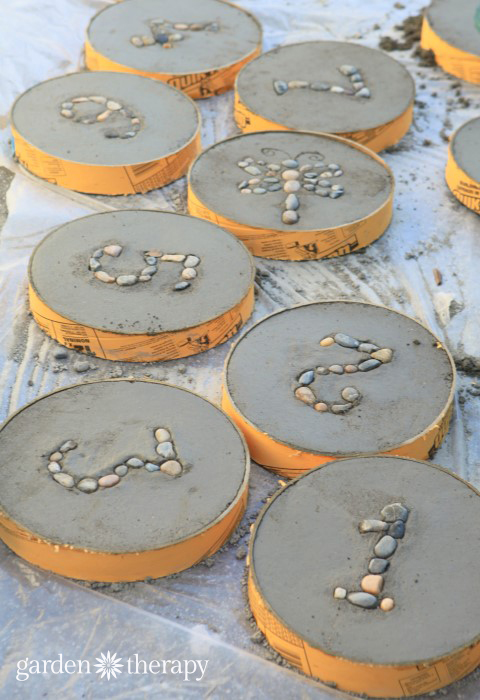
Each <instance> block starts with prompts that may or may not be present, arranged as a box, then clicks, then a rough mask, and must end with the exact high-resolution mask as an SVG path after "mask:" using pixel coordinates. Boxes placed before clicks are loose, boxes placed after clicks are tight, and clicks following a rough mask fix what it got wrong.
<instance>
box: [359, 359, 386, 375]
mask: <svg viewBox="0 0 480 700" xmlns="http://www.w3.org/2000/svg"><path fill="white" fill-rule="evenodd" d="M381 364H382V363H381V362H380V360H365V361H364V362H360V364H359V365H358V369H359V370H360V372H370V370H372V369H375V368H376V367H378V366H379V365H381Z"/></svg>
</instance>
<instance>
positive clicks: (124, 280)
mask: <svg viewBox="0 0 480 700" xmlns="http://www.w3.org/2000/svg"><path fill="white" fill-rule="evenodd" d="M137 279H138V278H137V276H136V275H119V276H118V277H117V284H118V285H120V287H131V286H132V284H135V283H136V282H137Z"/></svg>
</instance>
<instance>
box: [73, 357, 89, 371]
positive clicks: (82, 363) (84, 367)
mask: <svg viewBox="0 0 480 700" xmlns="http://www.w3.org/2000/svg"><path fill="white" fill-rule="evenodd" d="M73 369H74V370H75V372H78V373H79V374H81V373H82V372H88V370H89V369H90V363H89V362H87V361H86V360H78V361H77V362H75V364H74V365H73Z"/></svg>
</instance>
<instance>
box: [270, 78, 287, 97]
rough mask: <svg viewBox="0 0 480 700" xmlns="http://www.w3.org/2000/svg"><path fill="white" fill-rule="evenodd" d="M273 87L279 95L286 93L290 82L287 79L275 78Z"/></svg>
mask: <svg viewBox="0 0 480 700" xmlns="http://www.w3.org/2000/svg"><path fill="white" fill-rule="evenodd" d="M273 89H274V90H275V92H276V93H277V95H284V94H285V93H286V92H287V90H288V83H286V82H285V80H274V81H273Z"/></svg>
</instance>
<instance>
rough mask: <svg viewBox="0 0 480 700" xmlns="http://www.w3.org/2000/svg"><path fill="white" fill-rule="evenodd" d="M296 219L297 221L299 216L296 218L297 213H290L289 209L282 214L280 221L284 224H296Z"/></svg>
mask: <svg viewBox="0 0 480 700" xmlns="http://www.w3.org/2000/svg"><path fill="white" fill-rule="evenodd" d="M298 219H299V216H298V214H297V212H296V211H292V210H291V209H287V210H286V211H284V212H283V214H282V221H283V223H284V224H296V223H297V221H298Z"/></svg>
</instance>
